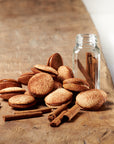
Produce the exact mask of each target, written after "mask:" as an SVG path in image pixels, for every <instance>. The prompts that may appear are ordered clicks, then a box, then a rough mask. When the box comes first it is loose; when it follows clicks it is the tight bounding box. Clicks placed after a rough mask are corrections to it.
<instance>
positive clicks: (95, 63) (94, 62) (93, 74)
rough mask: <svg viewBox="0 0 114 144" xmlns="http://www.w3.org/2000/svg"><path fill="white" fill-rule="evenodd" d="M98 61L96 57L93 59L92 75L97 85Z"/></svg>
mask: <svg viewBox="0 0 114 144" xmlns="http://www.w3.org/2000/svg"><path fill="white" fill-rule="evenodd" d="M97 65H98V63H97V60H96V58H95V57H92V74H91V78H92V80H93V82H94V83H95V73H96V71H97Z"/></svg>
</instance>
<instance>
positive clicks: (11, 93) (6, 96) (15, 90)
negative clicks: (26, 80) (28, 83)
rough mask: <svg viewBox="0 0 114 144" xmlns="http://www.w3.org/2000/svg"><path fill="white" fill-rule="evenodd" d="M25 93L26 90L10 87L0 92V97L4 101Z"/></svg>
mask: <svg viewBox="0 0 114 144" xmlns="http://www.w3.org/2000/svg"><path fill="white" fill-rule="evenodd" d="M24 92H25V89H24V88H20V87H8V88H5V89H2V90H0V97H1V98H3V99H4V100H8V99H9V98H10V97H12V96H14V95H18V94H23V93H24Z"/></svg>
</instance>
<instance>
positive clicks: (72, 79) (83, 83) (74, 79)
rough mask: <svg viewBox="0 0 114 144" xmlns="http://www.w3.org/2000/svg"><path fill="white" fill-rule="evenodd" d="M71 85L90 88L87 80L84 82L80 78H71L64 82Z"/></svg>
mask: <svg viewBox="0 0 114 144" xmlns="http://www.w3.org/2000/svg"><path fill="white" fill-rule="evenodd" d="M69 83H74V84H80V85H87V86H89V84H88V82H87V81H86V80H83V79H80V78H69V79H66V80H64V81H63V84H69Z"/></svg>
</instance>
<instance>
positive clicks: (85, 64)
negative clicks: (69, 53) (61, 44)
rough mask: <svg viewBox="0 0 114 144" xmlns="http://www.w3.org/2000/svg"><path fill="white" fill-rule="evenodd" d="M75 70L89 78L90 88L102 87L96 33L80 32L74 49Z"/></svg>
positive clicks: (75, 74) (75, 73)
mask: <svg viewBox="0 0 114 144" xmlns="http://www.w3.org/2000/svg"><path fill="white" fill-rule="evenodd" d="M73 72H74V76H75V77H76V78H81V79H84V80H87V82H88V83H89V85H90V88H91V89H92V88H96V89H99V88H100V49H99V48H98V46H97V37H96V35H95V34H78V35H77V37H76V45H75V47H74V49H73Z"/></svg>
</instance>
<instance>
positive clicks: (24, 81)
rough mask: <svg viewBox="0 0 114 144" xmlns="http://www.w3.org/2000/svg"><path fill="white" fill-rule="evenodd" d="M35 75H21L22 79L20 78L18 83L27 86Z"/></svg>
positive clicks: (28, 73) (30, 73)
mask: <svg viewBox="0 0 114 144" xmlns="http://www.w3.org/2000/svg"><path fill="white" fill-rule="evenodd" d="M33 75H34V73H33V72H27V73H24V74H22V75H20V77H19V78H18V82H20V83H21V84H23V85H27V84H28V81H29V79H30V78H31V77H32V76H33Z"/></svg>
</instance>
